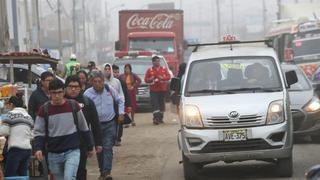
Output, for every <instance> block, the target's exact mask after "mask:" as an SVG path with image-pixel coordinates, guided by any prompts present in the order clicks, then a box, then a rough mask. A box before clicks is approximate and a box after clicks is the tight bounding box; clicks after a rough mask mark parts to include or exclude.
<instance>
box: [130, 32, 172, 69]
mask: <svg viewBox="0 0 320 180" xmlns="http://www.w3.org/2000/svg"><path fill="white" fill-rule="evenodd" d="M127 49H128V51H155V52H157V54H161V55H162V56H163V57H164V58H165V59H166V61H167V63H168V65H169V68H170V69H171V70H172V71H174V70H176V69H177V68H178V67H177V63H176V62H177V61H178V50H177V43H176V35H175V33H173V32H149V33H145V32H144V33H141V32H135V33H129V34H128V46H127Z"/></svg>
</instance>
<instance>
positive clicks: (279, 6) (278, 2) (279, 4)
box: [277, 0, 281, 20]
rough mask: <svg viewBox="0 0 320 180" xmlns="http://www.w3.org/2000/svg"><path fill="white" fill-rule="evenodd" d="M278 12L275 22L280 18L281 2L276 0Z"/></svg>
mask: <svg viewBox="0 0 320 180" xmlns="http://www.w3.org/2000/svg"><path fill="white" fill-rule="evenodd" d="M277 5H278V12H277V20H280V18H281V0H277Z"/></svg>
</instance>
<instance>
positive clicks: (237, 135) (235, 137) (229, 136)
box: [223, 129, 247, 141]
mask: <svg viewBox="0 0 320 180" xmlns="http://www.w3.org/2000/svg"><path fill="white" fill-rule="evenodd" d="M223 139H224V141H245V140H247V130H246V129H239V130H225V131H223Z"/></svg>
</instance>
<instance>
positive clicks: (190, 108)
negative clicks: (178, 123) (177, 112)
mask: <svg viewBox="0 0 320 180" xmlns="http://www.w3.org/2000/svg"><path fill="white" fill-rule="evenodd" d="M183 114H184V118H183V121H182V123H183V125H184V126H186V127H190V128H201V127H203V123H202V120H201V115H200V112H199V109H198V107H197V106H194V105H186V106H184V108H183Z"/></svg>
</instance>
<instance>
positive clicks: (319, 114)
mask: <svg viewBox="0 0 320 180" xmlns="http://www.w3.org/2000/svg"><path fill="white" fill-rule="evenodd" d="M281 68H282V69H283V70H284V72H288V71H291V70H293V71H295V72H296V74H297V77H298V82H297V83H295V84H293V85H291V86H290V88H289V97H290V101H291V112H292V120H293V133H294V135H295V136H307V135H310V136H311V138H312V140H313V141H316V142H320V100H319V98H318V96H317V95H316V93H315V92H314V89H313V88H312V83H311V82H310V80H309V79H308V78H307V76H306V75H305V74H304V72H303V71H302V70H301V69H300V68H299V67H298V66H297V65H295V64H282V65H281Z"/></svg>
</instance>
